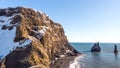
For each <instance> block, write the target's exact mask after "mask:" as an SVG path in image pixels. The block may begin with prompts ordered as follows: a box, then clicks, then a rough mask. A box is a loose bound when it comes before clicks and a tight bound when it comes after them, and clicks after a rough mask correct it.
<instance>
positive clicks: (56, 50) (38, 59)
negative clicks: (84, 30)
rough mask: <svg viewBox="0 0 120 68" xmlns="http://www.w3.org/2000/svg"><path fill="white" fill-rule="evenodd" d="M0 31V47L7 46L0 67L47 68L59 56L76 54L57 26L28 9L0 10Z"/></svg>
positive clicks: (46, 17) (60, 27)
mask: <svg viewBox="0 0 120 68" xmlns="http://www.w3.org/2000/svg"><path fill="white" fill-rule="evenodd" d="M0 31H1V34H0V37H2V38H1V39H0V42H1V43H0V46H2V47H6V48H7V46H8V48H7V49H3V50H5V55H4V57H3V58H2V60H1V61H0V68H28V67H37V68H50V65H51V63H52V62H53V61H55V60H57V59H59V58H60V57H64V56H67V57H69V56H76V55H77V54H78V51H76V50H75V49H74V48H73V47H72V46H70V44H69V42H68V40H67V37H66V36H65V34H64V30H63V27H62V26H61V25H60V24H58V23H55V22H53V21H52V20H51V19H50V18H49V17H48V16H47V15H46V14H45V13H43V12H39V11H36V10H33V9H30V8H24V7H17V8H7V9H0ZM10 47H11V48H12V50H10V51H7V50H9V49H11V48H10ZM3 54H4V53H3ZM56 58H57V59H56ZM57 68H60V67H57Z"/></svg>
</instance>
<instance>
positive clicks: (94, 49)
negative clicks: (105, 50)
mask: <svg viewBox="0 0 120 68" xmlns="http://www.w3.org/2000/svg"><path fill="white" fill-rule="evenodd" d="M100 51H101V48H100V46H99V42H97V43H95V44H94V46H93V47H92V48H91V52H100Z"/></svg>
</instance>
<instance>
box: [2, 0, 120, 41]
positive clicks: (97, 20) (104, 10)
mask: <svg viewBox="0 0 120 68" xmlns="http://www.w3.org/2000/svg"><path fill="white" fill-rule="evenodd" d="M0 1H1V2H0V8H7V7H16V6H23V7H27V8H34V9H36V10H38V11H42V12H45V13H46V14H47V15H49V17H50V18H51V19H52V20H53V21H54V22H57V23H60V24H62V26H63V28H64V30H65V35H66V36H67V38H68V40H69V42H98V41H99V42H120V0H0Z"/></svg>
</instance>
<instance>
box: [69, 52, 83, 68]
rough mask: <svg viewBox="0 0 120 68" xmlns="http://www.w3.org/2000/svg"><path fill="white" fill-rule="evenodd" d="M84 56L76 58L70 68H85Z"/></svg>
mask: <svg viewBox="0 0 120 68" xmlns="http://www.w3.org/2000/svg"><path fill="white" fill-rule="evenodd" d="M84 56H85V54H84V55H80V56H78V57H76V58H75V59H74V60H73V61H71V62H70V66H69V68H81V67H83V66H84V63H82V61H83V60H84Z"/></svg>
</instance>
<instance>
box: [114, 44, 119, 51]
mask: <svg viewBox="0 0 120 68" xmlns="http://www.w3.org/2000/svg"><path fill="white" fill-rule="evenodd" d="M114 53H118V49H117V45H116V44H115V45H114Z"/></svg>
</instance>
